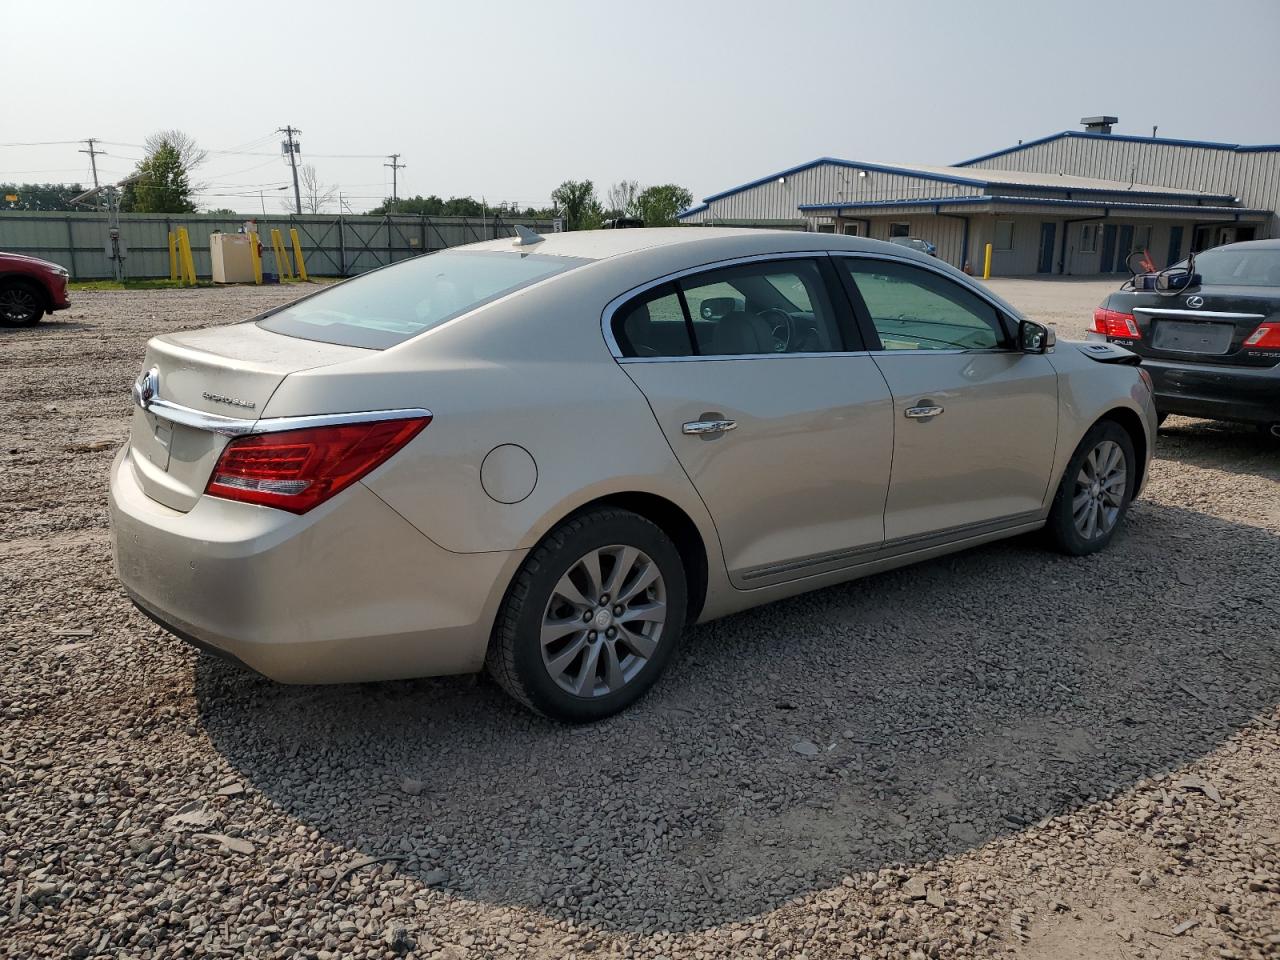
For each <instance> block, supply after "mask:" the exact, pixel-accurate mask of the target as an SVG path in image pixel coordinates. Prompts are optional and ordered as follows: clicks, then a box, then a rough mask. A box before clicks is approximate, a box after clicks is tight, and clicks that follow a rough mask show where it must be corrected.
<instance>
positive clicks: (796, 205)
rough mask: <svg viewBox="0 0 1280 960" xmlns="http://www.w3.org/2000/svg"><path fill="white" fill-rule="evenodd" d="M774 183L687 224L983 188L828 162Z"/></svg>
mask: <svg viewBox="0 0 1280 960" xmlns="http://www.w3.org/2000/svg"><path fill="white" fill-rule="evenodd" d="M781 179H782V181H783V182H779V181H778V180H771V181H769V182H768V183H762V184H760V185H759V186H755V187H751V188H749V189H747V190H743V191H741V192H739V193H734V194H731V195H730V196H727V197H723V198H721V199H719V200H713V201H711V202H710V204H709V205H708V208H707V209H706V210H703V211H700V212H698V213H696V214H693V215H692V216H689V217H686V218H685V219H684V221H683V222H684V223H717V222H720V221H722V220H729V221H765V222H768V221H786V220H800V219H828V218H826V217H822V216H806V214H805V213H804V212H803V211H801V210H800V205H801V204H802V203H836V202H840V203H855V202H863V201H877V200H913V199H933V198H935V197H965V196H974V195H976V194H979V193H981V192H982V191H981V188H979V187H972V186H964V185H961V184H954V183H943V182H941V181H938V180H928V179H925V178H922V177H911V176H904V175H902V174H894V173H881V172H878V171H875V170H872V171H868V172H867V175H866V176H865V177H860V176H858V171H857V170H856V169H853V168H850V167H844V166H839V165H837V164H830V163H824V164H821V165H819V166H816V167H810V168H809V169H808V170H802V171H800V172H799V173H793V174H790V175H788V176H786V177H784V178H781Z"/></svg>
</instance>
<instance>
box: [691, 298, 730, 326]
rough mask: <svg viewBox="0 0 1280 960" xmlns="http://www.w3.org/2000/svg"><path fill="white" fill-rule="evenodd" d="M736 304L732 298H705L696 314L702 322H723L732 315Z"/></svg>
mask: <svg viewBox="0 0 1280 960" xmlns="http://www.w3.org/2000/svg"><path fill="white" fill-rule="evenodd" d="M737 305H738V303H737V301H736V300H735V299H734V298H733V297H707V299H705V300H703V301H702V306H701V307H700V308H699V310H698V313H699V314H700V315H701V316H702V319H703V320H716V321H719V320H723V319H724V318H725V317H727V316H729V315H730V314H731V313H733V311H734V308H735V307H737Z"/></svg>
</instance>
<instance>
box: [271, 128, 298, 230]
mask: <svg viewBox="0 0 1280 960" xmlns="http://www.w3.org/2000/svg"><path fill="white" fill-rule="evenodd" d="M276 133H283V134H284V135H285V142H284V143H283V144H281V146H283V147H284V149H285V152H286V153H288V154H289V166H290V167H292V168H293V204H294V209H295V211H296V212H297V214H298V216H301V215H302V191H301V190H300V189H299V188H298V153H299V152H300V151H301V150H302V144H300V143H298V142H297V141H296V140H294V139H293V138H294V136H295V135H296V134H300V133H302V131H301V130H299V129H298V128H297V127H277V128H276Z"/></svg>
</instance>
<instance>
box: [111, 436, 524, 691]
mask: <svg viewBox="0 0 1280 960" xmlns="http://www.w3.org/2000/svg"><path fill="white" fill-rule="evenodd" d="M110 509H111V527H112V544H113V549H114V553H115V562H116V571H117V575H118V576H119V578H120V580H121V582H122V583H123V585H124V587H125V589H126V591H128V593H129V596H130V597H131V599H132V600H133V601H134V603H135V604H137V605H138V607H140V608H141V609H142V610H143V612H145V613H146V614H147V615H148V616H149V617H151V618H152V619H153V620H155V621H157V622H158V623H160V624H161V625H162V626H164V627H165V628H166V629H168V630H170V632H172V633H174V634H176V635H177V636H179V637H182V638H183V639H185V640H188V641H190V642H192V643H194V644H196V645H198V646H201V647H205V648H208V649H212V650H214V651H216V652H218V653H221V654H223V655H225V656H227V657H230V658H232V659H235V660H238V661H240V662H242V663H244V664H245V665H247V666H249V667H251V668H253V669H254V670H257V671H258V672H260V673H262V674H265V675H266V676H268V677H270V678H272V679H274V680H279V681H282V682H285V683H344V682H352V681H365V680H386V679H393V678H404V677H422V676H434V675H438V674H447V673H467V672H472V671H475V670H479V669H480V668H481V667H482V666H483V664H484V655H485V649H486V646H487V644H488V640H489V633H490V628H491V626H492V624H493V618H494V616H495V615H496V612H497V607H498V604H499V603H500V602H501V599H502V595H503V592H504V590H505V586H506V584H507V583H508V582H509V580H510V577H511V575H512V574H513V572H514V570H515V567H516V566H517V565H518V564H519V562H520V560H521V559H522V558H523V551H513V552H495V553H470V554H458V553H451V552H449V551H447V550H444V549H443V548H441V547H439V546H437V545H436V544H435V543H433V542H432V541H431V540H430V539H429V538H427V537H425V536H423V535H422V534H421V533H420V532H419V531H418V530H417V529H416V528H415V527H413V526H412V525H411V524H410V523H409V522H408V521H406V520H405V519H404V518H403V517H401V516H400V515H399V514H398V513H396V512H395V511H394V510H392V509H391V508H390V507H388V506H387V505H386V504H385V503H384V502H383V501H382V500H380V499H379V498H378V497H377V496H376V495H375V494H374V493H373V492H372V491H370V490H369V489H368V488H367V487H365V486H364V485H363V484H355V485H354V486H352V487H350V488H349V489H347V490H345V491H343V493H342V494H340V495H339V496H338V497H335V498H334V499H333V500H332V501H330V502H328V503H326V504H323V505H321V506H320V507H318V508H316V509H315V510H313V511H311V512H310V513H308V514H305V515H303V516H295V515H294V514H291V513H285V512H283V511H280V510H272V509H270V508H267V507H257V506H253V505H250V504H243V503H233V502H231V501H228V500H222V499H219V498H216V497H201V498H200V500H199V501H198V502H197V503H196V505H195V506H194V507H193V508H192V509H191V511H190V512H188V513H182V512H181V511H178V510H173V509H170V508H169V507H166V506H164V505H163V504H160V503H158V502H156V501H154V500H152V499H150V498H149V497H147V496H146V494H145V493H143V491H142V489H141V488H140V487H139V486H138V483H137V481H136V479H135V476H134V472H133V467H132V465H131V463H130V454H129V451H128V448H125V449H124V450H122V451H121V452H120V454H119V455H118V456H117V457H116V460H115V463H114V464H113V465H112V472H111V494H110Z"/></svg>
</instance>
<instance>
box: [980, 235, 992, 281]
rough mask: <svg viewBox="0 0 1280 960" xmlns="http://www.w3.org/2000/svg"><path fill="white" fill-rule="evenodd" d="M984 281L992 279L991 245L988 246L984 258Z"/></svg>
mask: <svg viewBox="0 0 1280 960" xmlns="http://www.w3.org/2000/svg"><path fill="white" fill-rule="evenodd" d="M982 279H983V280H990V279H991V244H989V243H988V244H987V252H986V255H985V256H984V257H983V258H982Z"/></svg>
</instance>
